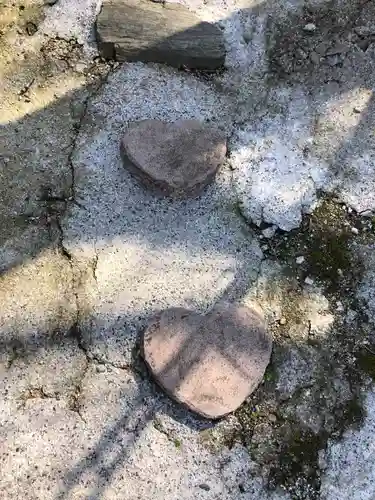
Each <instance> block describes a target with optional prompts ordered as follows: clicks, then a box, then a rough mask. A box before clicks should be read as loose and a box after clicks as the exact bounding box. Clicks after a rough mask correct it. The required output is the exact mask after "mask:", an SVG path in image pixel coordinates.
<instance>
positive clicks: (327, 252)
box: [273, 198, 363, 293]
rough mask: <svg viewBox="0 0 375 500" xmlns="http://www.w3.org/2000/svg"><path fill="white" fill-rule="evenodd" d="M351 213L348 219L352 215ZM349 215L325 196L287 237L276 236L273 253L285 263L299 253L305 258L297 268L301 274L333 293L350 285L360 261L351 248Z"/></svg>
mask: <svg viewBox="0 0 375 500" xmlns="http://www.w3.org/2000/svg"><path fill="white" fill-rule="evenodd" d="M355 217H356V216H355V215H352V216H351V219H353V218H355ZM348 218H349V215H348V214H347V212H346V211H345V210H343V208H342V206H341V205H340V204H339V203H337V202H336V201H335V200H333V199H330V198H326V199H325V200H323V201H322V202H321V204H320V205H319V207H318V208H317V209H316V210H315V211H314V212H313V213H312V214H311V215H308V216H305V217H304V219H303V223H302V226H301V228H300V229H298V230H296V231H293V232H291V233H289V234H288V236H287V237H283V236H281V237H280V236H276V237H275V238H274V240H273V248H274V254H275V256H276V257H277V258H279V259H280V260H282V261H284V262H288V263H289V264H290V263H291V262H293V265H295V258H296V257H297V256H299V255H303V256H304V258H305V260H304V263H303V265H302V266H299V267H298V269H299V270H300V271H302V272H303V273H304V274H305V276H310V277H314V278H316V279H317V280H319V281H320V282H321V283H323V284H324V285H325V287H326V289H327V292H329V293H336V292H338V291H340V290H341V289H342V288H344V287H347V286H348V285H350V287H351V288H353V287H354V286H355V284H356V283H357V282H358V280H359V279H360V277H361V276H362V273H363V265H362V263H361V261H360V260H359V258H358V257H357V256H356V255H354V253H353V252H352V249H351V244H352V241H353V238H354V237H355V236H354V234H353V233H352V231H351V225H352V224H353V225H355V222H356V221H355V220H353V221H352V220H348Z"/></svg>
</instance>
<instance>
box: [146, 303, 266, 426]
mask: <svg viewBox="0 0 375 500" xmlns="http://www.w3.org/2000/svg"><path fill="white" fill-rule="evenodd" d="M271 347H272V340H271V337H270V336H269V335H268V334H267V332H266V329H265V324H264V320H263V317H262V316H261V315H260V313H258V312H256V311H255V310H253V309H250V308H248V307H245V306H239V305H230V304H224V305H219V306H216V307H215V308H214V309H213V310H212V311H211V312H209V313H208V314H207V315H205V316H203V315H200V314H197V313H196V312H193V311H190V310H188V309H184V308H170V309H167V310H165V311H163V312H162V313H161V314H159V315H158V316H156V317H155V318H154V319H153V320H152V321H151V323H150V324H149V326H148V327H147V329H146V331H145V333H144V338H143V355H144V359H145V361H146V364H147V365H148V367H149V368H150V370H151V372H152V373H153V375H154V377H155V379H156V381H157V382H158V383H159V384H160V385H161V386H162V387H163V389H165V391H166V392H167V393H168V394H169V395H170V396H171V397H172V398H174V399H176V400H177V401H179V402H181V403H183V404H185V405H186V406H187V407H188V408H190V409H191V410H193V411H195V412H197V413H199V414H200V415H202V416H204V417H207V418H213V419H215V418H220V417H222V416H223V415H226V414H227V413H229V412H231V411H233V410H235V409H236V408H237V407H238V406H239V405H240V404H241V403H242V402H243V401H244V400H245V399H246V397H247V396H249V395H250V394H251V393H252V392H253V391H254V389H255V388H256V387H257V386H258V384H259V382H260V381H261V379H262V377H263V374H264V371H265V369H266V367H267V364H268V362H269V360H270V355H271Z"/></svg>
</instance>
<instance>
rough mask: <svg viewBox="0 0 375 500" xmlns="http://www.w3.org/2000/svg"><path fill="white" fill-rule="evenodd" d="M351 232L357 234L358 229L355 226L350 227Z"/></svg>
mask: <svg viewBox="0 0 375 500" xmlns="http://www.w3.org/2000/svg"><path fill="white" fill-rule="evenodd" d="M351 232H352V233H353V234H359V229H358V228H357V227H352V228H351Z"/></svg>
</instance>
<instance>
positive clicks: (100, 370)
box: [96, 365, 106, 373]
mask: <svg viewBox="0 0 375 500" xmlns="http://www.w3.org/2000/svg"><path fill="white" fill-rule="evenodd" d="M96 371H97V372H98V373H103V372H105V371H106V367H105V366H104V365H97V366H96Z"/></svg>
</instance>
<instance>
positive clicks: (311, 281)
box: [305, 277, 314, 285]
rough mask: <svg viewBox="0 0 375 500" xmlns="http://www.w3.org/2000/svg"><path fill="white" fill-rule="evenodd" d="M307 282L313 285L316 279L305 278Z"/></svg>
mask: <svg viewBox="0 0 375 500" xmlns="http://www.w3.org/2000/svg"><path fill="white" fill-rule="evenodd" d="M305 283H306V285H313V284H314V280H313V279H312V278H309V277H307V278H305Z"/></svg>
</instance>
